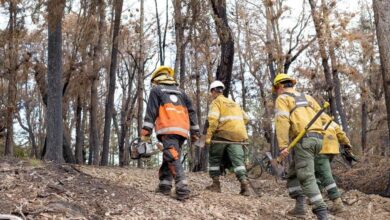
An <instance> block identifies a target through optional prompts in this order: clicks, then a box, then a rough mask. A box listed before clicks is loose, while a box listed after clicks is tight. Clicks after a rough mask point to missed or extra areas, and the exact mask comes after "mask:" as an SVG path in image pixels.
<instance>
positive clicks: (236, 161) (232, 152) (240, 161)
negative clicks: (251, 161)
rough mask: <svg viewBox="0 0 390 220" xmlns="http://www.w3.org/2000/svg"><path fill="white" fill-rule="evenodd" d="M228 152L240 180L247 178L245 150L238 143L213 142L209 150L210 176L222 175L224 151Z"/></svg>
mask: <svg viewBox="0 0 390 220" xmlns="http://www.w3.org/2000/svg"><path fill="white" fill-rule="evenodd" d="M225 152H226V154H227V156H228V158H229V159H230V162H231V164H232V167H233V170H234V173H235V174H236V176H237V179H238V180H244V179H246V178H247V174H246V169H245V164H244V150H243V149H242V146H241V145H238V144H212V145H211V146H210V150H209V174H210V177H215V176H220V175H221V170H220V166H221V165H222V164H224V162H225V161H223V156H224V153H225Z"/></svg>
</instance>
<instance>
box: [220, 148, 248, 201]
mask: <svg viewBox="0 0 390 220" xmlns="http://www.w3.org/2000/svg"><path fill="white" fill-rule="evenodd" d="M226 151H227V154H228V157H229V159H230V161H231V163H232V166H233V170H234V173H235V174H236V177H237V179H238V180H239V181H240V182H241V191H240V194H241V195H244V196H249V195H250V190H249V182H248V179H247V172H246V168H245V163H244V150H243V148H242V146H241V145H237V144H229V145H228V146H227V148H226Z"/></svg>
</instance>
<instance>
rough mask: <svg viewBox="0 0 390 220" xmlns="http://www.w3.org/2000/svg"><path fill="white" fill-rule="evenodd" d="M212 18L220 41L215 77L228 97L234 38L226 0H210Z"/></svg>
mask: <svg viewBox="0 0 390 220" xmlns="http://www.w3.org/2000/svg"><path fill="white" fill-rule="evenodd" d="M210 2H211V7H212V9H213V12H214V14H213V18H214V22H215V26H216V29H217V33H218V37H219V41H220V43H221V58H220V62H219V65H218V68H217V74H216V75H217V79H218V80H220V81H222V82H223V83H224V84H225V90H224V91H223V95H224V96H226V97H228V95H229V92H230V83H231V80H232V70H233V59H234V40H233V35H232V31H231V29H230V27H229V24H228V19H227V14H226V0H210Z"/></svg>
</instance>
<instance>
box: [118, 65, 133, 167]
mask: <svg viewBox="0 0 390 220" xmlns="http://www.w3.org/2000/svg"><path fill="white" fill-rule="evenodd" d="M124 62H125V65H126V70H127V75H128V83H127V84H128V88H127V98H126V100H125V103H124V104H123V107H122V110H121V114H120V115H121V119H120V121H121V122H120V126H121V130H120V134H119V140H118V149H119V166H124V165H126V164H127V161H126V156H125V155H126V150H125V148H124V146H125V139H126V134H127V131H128V129H129V124H128V122H129V120H128V115H129V112H130V111H133V109H134V103H135V100H137V96H136V95H135V96H132V92H133V80H134V76H135V71H136V68H132V70H131V73H130V69H129V68H128V66H127V64H126V61H124ZM130 103H131V106H130Z"/></svg>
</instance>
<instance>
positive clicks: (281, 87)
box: [272, 73, 297, 95]
mask: <svg viewBox="0 0 390 220" xmlns="http://www.w3.org/2000/svg"><path fill="white" fill-rule="evenodd" d="M296 83H297V81H296V80H295V79H294V78H292V77H290V76H289V75H287V74H285V73H279V74H278V75H276V77H275V79H274V83H273V86H272V91H273V92H276V94H278V95H280V94H282V93H283V92H284V91H285V89H287V88H293V87H294V86H295V84H296Z"/></svg>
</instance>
